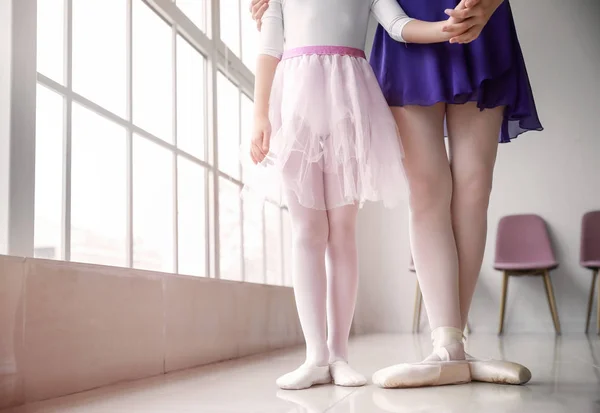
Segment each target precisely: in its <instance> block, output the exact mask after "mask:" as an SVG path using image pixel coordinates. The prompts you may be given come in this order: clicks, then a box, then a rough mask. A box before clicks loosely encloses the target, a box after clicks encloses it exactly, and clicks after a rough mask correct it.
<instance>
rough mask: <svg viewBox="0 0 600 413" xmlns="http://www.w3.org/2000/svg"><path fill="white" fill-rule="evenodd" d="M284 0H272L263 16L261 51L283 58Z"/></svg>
mask: <svg viewBox="0 0 600 413" xmlns="http://www.w3.org/2000/svg"><path fill="white" fill-rule="evenodd" d="M282 2H283V0H270V1H269V8H268V9H267V11H266V12H265V14H264V16H263V18H262V29H261V36H260V53H261V54H266V55H269V56H273V57H276V58H278V59H281V55H282V54H283V45H284V32H283V4H282Z"/></svg>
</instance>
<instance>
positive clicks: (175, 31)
mask: <svg viewBox="0 0 600 413" xmlns="http://www.w3.org/2000/svg"><path fill="white" fill-rule="evenodd" d="M34 1H35V0H34ZM124 1H126V2H127V14H126V18H127V20H126V50H127V58H126V65H127V67H126V88H127V89H126V90H127V93H126V119H123V118H122V117H120V116H119V115H116V114H114V113H112V112H111V111H109V110H107V109H105V108H103V107H102V106H100V105H98V104H96V103H95V102H93V101H92V100H90V99H87V98H86V97H84V96H81V95H79V94H77V93H75V92H74V91H73V79H72V78H73V76H72V71H73V13H72V11H73V0H66V1H65V17H66V19H65V25H66V27H65V55H64V59H65V65H64V67H65V85H64V86H63V85H61V84H60V83H58V82H56V81H55V80H53V79H50V78H48V77H47V76H45V75H43V74H41V73H38V74H37V82H38V83H39V84H40V85H43V86H45V87H47V88H49V89H51V90H53V91H55V92H56V93H58V94H60V95H62V96H64V98H65V111H64V122H65V136H64V152H63V153H64V170H63V214H62V219H63V224H62V231H63V234H62V237H61V238H62V240H63V248H62V251H63V256H62V257H60V258H61V259H64V260H67V261H69V260H70V258H71V156H72V106H73V102H77V103H79V104H81V105H83V106H85V107H87V108H88V109H90V110H92V111H94V112H95V113H97V114H99V115H100V116H102V117H105V118H107V119H108V120H110V121H112V122H114V123H115V124H117V125H121V126H123V127H124V128H125V129H126V140H127V141H126V148H127V150H126V153H127V214H126V215H127V229H126V236H127V243H126V244H127V265H128V266H129V267H133V264H134V262H133V261H134V259H133V251H134V239H133V234H134V231H133V220H134V218H135V217H134V214H133V193H134V192H133V185H134V180H133V140H134V135H139V136H141V137H143V138H144V139H147V140H149V141H151V142H153V143H155V144H157V145H159V146H160V147H162V148H164V149H166V150H168V151H170V153H171V156H172V157H173V194H172V196H173V202H174V205H173V207H174V208H173V211H174V216H173V218H172V219H173V227H174V242H173V249H174V251H173V257H174V258H173V259H174V261H175V262H174V265H173V268H174V272H175V273H177V272H178V257H179V254H178V242H179V237H178V228H179V223H178V219H177V213H178V199H179V196H178V195H179V194H178V185H177V184H178V174H177V167H178V158H179V156H181V157H183V158H185V159H186V160H189V161H191V162H192V163H194V164H196V165H199V166H200V167H202V168H204V169H205V170H206V173H205V174H204V176H205V180H206V182H205V185H204V188H205V189H204V191H205V194H204V195H205V197H204V200H205V211H206V214H205V221H206V222H205V223H206V225H205V231H206V234H205V235H206V248H205V253H206V259H205V260H204V262H205V275H206V276H211V277H214V278H219V264H218V263H219V257H220V251H219V245H220V243H219V206H218V203H219V200H218V199H219V179H220V178H223V179H226V180H228V181H230V182H231V183H233V184H235V185H236V187H237V188H238V189H240V190H241V188H242V186H243V171H242V166H241V165H239V176H240V177H241V178H240V179H237V178H234V177H232V176H230V175H228V174H226V173H225V172H223V171H221V170H219V165H218V159H217V158H218V157H217V156H216V155H217V142H218V130H217V127H216V121H217V113H216V107H217V106H218V101H217V99H218V97H217V91H216V84H217V82H216V78H217V73H219V72H220V73H221V74H222V75H224V76H225V77H226V78H227V80H229V81H230V82H232V83H233V84H234V85H235V87H236V88H237V90H238V93H239V99H238V108H237V110H238V115H239V118H240V119H241V116H242V97H243V96H244V95H245V96H247V97H250V98H251V97H252V96H253V82H254V76H253V74H252V72H251V71H250V70H249V69H248V68H247V67H246V66H245V65H244V64H243V63H242V59H241V58H242V56H243V53H244V47H243V39H242V37H243V33H242V21H241V19H239V21H238V33H239V37H240V39H239V40H240V43H239V44H240V57H238V56H236V55H235V53H233V51H231V50H229V49H228V48H227V46H226V45H225V44H224V42H223V41H222V40H221V39H220V32H219V30H220V17H219V3H220V1H219V0H207V3H208V4H206V9H207V10H206V13H205V16H207V18H206V19H205V20H206V31H205V32H203V31H202V30H201V29H200V28H198V27H197V26H195V25H194V23H192V22H191V20H190V19H189V18H188V17H187V16H186V15H185V14H184V13H183V12H181V10H179V8H178V7H177V6H176V4H175V3H174V2H173V1H172V0H144V3H145V4H146V5H147V6H148V7H150V8H151V9H152V10H153V11H154V12H156V13H157V14H158V15H159V16H160V17H162V18H163V19H164V20H165V22H166V23H167V24H169V25H170V26H171V32H172V33H171V36H172V38H171V41H172V45H173V48H172V56H171V59H172V65H171V69H172V86H173V90H172V93H173V105H172V111H173V114H172V115H173V119H172V133H173V141H172V142H173V143H169V142H167V141H165V140H163V139H161V138H159V137H157V136H155V135H154V134H152V133H150V132H149V131H147V130H144V129H143V128H141V127H140V126H138V125H136V124H135V122H134V121H133V34H132V33H133V1H135V0H124ZM234 1H237V2H238V4H239V5H240V6H241V0H234ZM240 11H241V13H243V12H244V10H243V9H241V8H240ZM178 36H181V38H182V39H183V40H185V41H187V42H188V43H189V44H190V45H191V46H192V47H193V48H194V49H196V51H197V52H199V53H200V54H201V55H202V56H203V58H204V59H205V60H204V65H205V69H206V70H205V72H204V73H205V77H204V83H205V89H204V90H205V93H204V99H205V113H204V114H203V116H205V120H206V121H205V122H204V132H205V137H206V139H205V140H204V142H205V154H206V159H205V160H203V159H200V158H198V157H196V156H194V155H192V154H190V153H188V152H186V151H184V150H182V149H181V148H179V147H178V145H177V131H178V124H177V105H178V100H177V81H178V78H177V52H178V51H177V37H178ZM242 128H243V124H242V122H241V121H240V122H239V131H238V132H239V133H238V139H239V140H241V137H242V136H243V133H244V131H243V130H242ZM239 211H240V215H239V220H240V226H241V229H240V231H239V233H240V246H241V253H240V257H239V259H240V261H241V266H240V268H241V270H242V280H245V278H246V275H245V254H244V224H243V223H244V208H243V202H242V199H241V198H240V200H239ZM283 211H284V208H279V213H278V221H279V232H280V236H279V239H280V240H281V242H282V244H283V240H284V231H283ZM261 220H262V246H263V254H262V259H263V268H262V270H263V280H265V281H266V279H267V265H266V264H267V254H268V253H269V252H268V251H266V236H267V235H266V216H265V208H264V207H263V208H262V211H261ZM288 259H289V257H287V255H286V253H285V252H284V248H283V247H282V248H281V259H280V262H281V279H280V281H279V284H280V285H285V284H286V281H285V280H286V277H285V275H284V274H285V272H286V264H287V260H288ZM288 278H289V277H288Z"/></svg>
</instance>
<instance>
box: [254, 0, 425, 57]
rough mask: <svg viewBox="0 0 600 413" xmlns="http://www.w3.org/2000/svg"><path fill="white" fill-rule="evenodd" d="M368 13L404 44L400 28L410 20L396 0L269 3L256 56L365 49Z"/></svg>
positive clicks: (287, 0)
mask: <svg viewBox="0 0 600 413" xmlns="http://www.w3.org/2000/svg"><path fill="white" fill-rule="evenodd" d="M423 1H424V0H423ZM371 12H373V14H374V16H375V17H376V18H377V20H378V21H379V22H380V23H381V25H382V26H383V27H384V28H385V29H386V30H387V31H388V32H389V33H390V35H391V36H392V38H393V39H395V40H397V41H404V40H403V38H402V29H403V28H404V26H405V25H406V23H408V22H409V21H411V20H412V19H411V18H409V17H408V16H407V15H406V13H405V12H404V10H402V8H401V7H400V5H399V4H398V3H397V1H396V0H270V1H269V7H268V9H267V11H266V12H265V14H264V16H263V18H262V32H261V42H260V44H261V46H260V50H259V53H260V54H266V55H269V56H274V57H276V58H281V55H282V53H283V51H284V49H285V50H288V49H293V48H296V47H305V46H345V47H352V48H355V49H364V47H365V40H366V37H367V27H368V23H369V15H370V13H371Z"/></svg>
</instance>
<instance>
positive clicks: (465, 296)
mask: <svg viewBox="0 0 600 413" xmlns="http://www.w3.org/2000/svg"><path fill="white" fill-rule="evenodd" d="M503 112H504V109H503V108H502V107H499V108H495V109H486V110H484V111H480V110H479V109H478V108H477V107H476V105H475V104H474V103H468V104H465V105H450V106H448V111H447V125H448V134H449V139H450V163H451V168H452V181H453V187H454V192H453V195H452V222H453V226H454V237H455V238H456V245H457V248H458V262H459V264H458V266H459V289H460V312H461V319H462V328H464V327H465V325H466V324H467V318H468V315H469V308H470V306H471V301H472V299H473V294H474V292H475V285H476V284H477V278H478V277H479V272H480V270H481V263H482V261H483V253H484V250H485V241H486V235H487V212H488V205H489V198H490V193H491V190H492V179H493V172H494V164H495V162H496V152H497V149H498V135H499V133H500V128H501V125H502V117H503ZM466 356H467V360H468V361H469V366H470V370H471V378H472V379H473V380H475V381H483V382H490V383H506V384H524V383H527V382H528V381H529V380H530V379H531V372H530V371H529V369H527V368H526V367H525V366H522V365H521V364H518V363H512V362H509V361H503V360H487V359H486V360H478V359H475V358H473V357H471V356H470V355H468V354H467V355H466Z"/></svg>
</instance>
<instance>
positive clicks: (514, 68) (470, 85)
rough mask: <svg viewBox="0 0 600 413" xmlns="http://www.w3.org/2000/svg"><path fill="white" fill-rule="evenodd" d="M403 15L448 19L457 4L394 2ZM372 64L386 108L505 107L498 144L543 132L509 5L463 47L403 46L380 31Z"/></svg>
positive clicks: (427, 0) (447, 0)
mask: <svg viewBox="0 0 600 413" xmlns="http://www.w3.org/2000/svg"><path fill="white" fill-rule="evenodd" d="M398 3H399V4H400V5H401V6H402V8H403V9H404V10H405V11H406V13H407V14H408V15H409V16H411V17H413V18H416V19H420V20H425V21H439V20H446V19H447V17H448V16H446V15H445V14H444V10H445V9H450V8H454V7H456V5H457V4H458V3H459V0H398ZM370 60H371V65H372V67H373V70H374V72H375V75H376V76H377V79H378V81H379V84H380V86H381V89H382V91H383V94H384V96H385V98H386V100H387V102H388V104H389V105H390V106H405V105H419V106H430V105H433V104H435V103H438V102H446V103H449V104H462V103H466V102H477V106H478V107H479V108H480V109H481V110H484V109H487V108H494V107H498V106H506V109H505V113H504V122H503V125H502V130H501V133H500V137H499V141H500V142H501V143H504V142H510V140H511V139H513V138H515V137H517V136H518V135H520V134H521V133H523V132H526V131H529V130H537V131H540V130H542V125H541V123H540V120H539V118H538V114H537V111H536V108H535V102H534V99H533V92H532V90H531V85H530V83H529V78H528V76H527V69H526V68H525V60H524V59H523V54H522V52H521V46H520V45H519V39H518V38H517V31H516V29H515V23H514V20H513V17H512V12H511V9H510V4H509V2H508V0H505V1H504V3H503V4H502V5H501V6H500V7H499V8H498V9H497V10H496V12H495V13H494V15H493V16H492V18H491V19H490V21H489V22H488V24H487V26H486V27H485V28H484V30H483V32H482V33H481V35H480V37H479V38H478V39H477V40H475V41H474V42H472V43H470V44H466V45H459V44H450V43H439V44H426V45H419V44H404V43H398V42H396V41H394V40H393V39H392V38H390V36H389V35H388V34H387V33H386V32H385V31H384V30H383V28H382V27H381V26H380V27H379V28H378V29H377V34H376V36H375V40H374V43H373V50H372V53H371V59H370Z"/></svg>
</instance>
